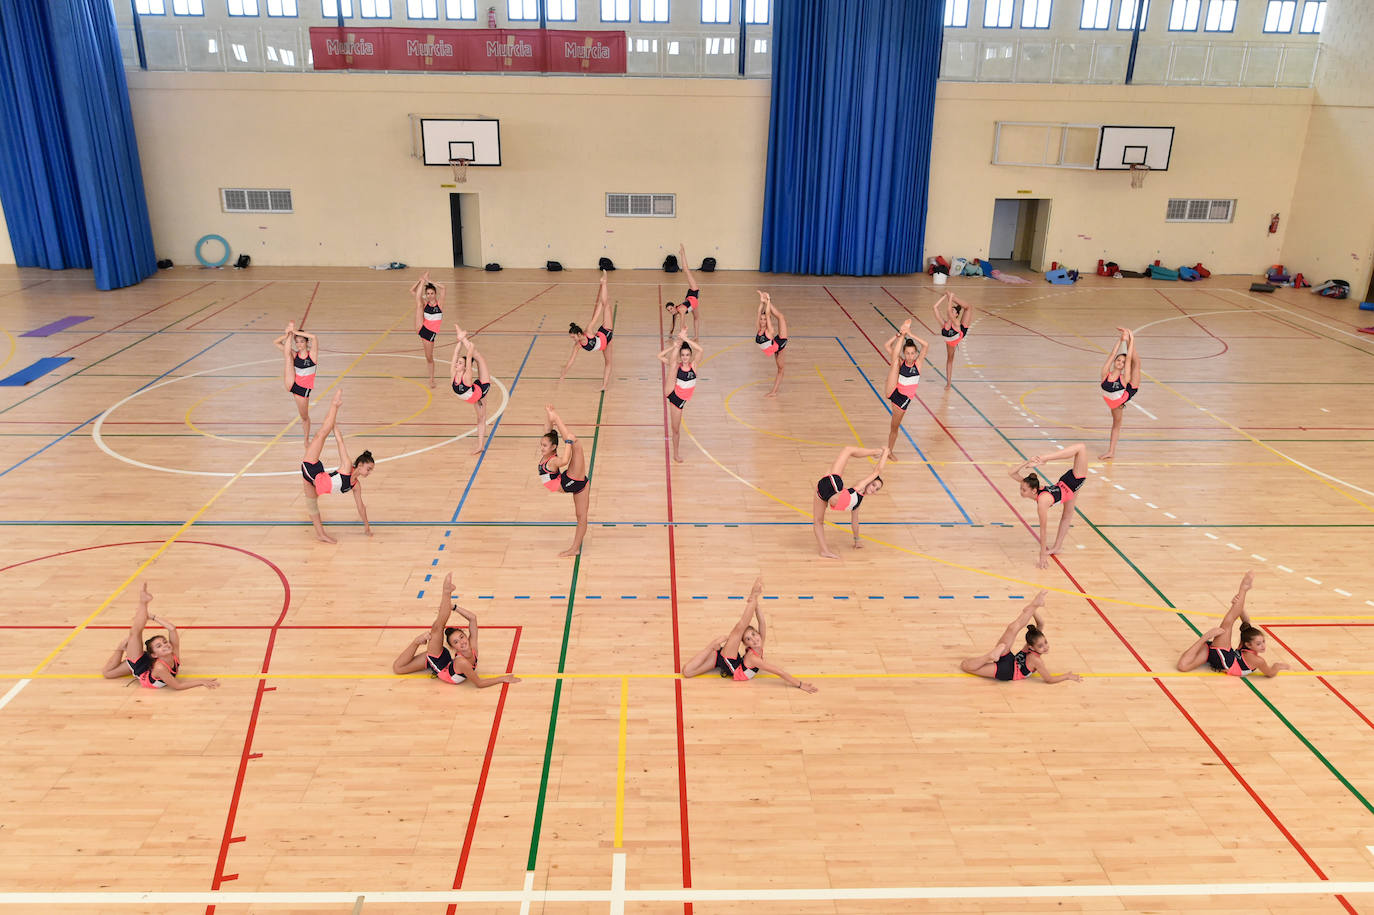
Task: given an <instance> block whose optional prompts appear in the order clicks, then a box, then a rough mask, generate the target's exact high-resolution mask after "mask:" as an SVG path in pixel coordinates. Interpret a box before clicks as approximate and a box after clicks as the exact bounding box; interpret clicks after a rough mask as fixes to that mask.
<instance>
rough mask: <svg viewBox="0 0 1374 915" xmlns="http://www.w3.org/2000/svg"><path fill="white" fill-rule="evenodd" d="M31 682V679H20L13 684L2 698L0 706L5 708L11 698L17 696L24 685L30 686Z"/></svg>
mask: <svg viewBox="0 0 1374 915" xmlns="http://www.w3.org/2000/svg"><path fill="white" fill-rule="evenodd" d="M29 682H30V681H28V680H20V681H19V682H18V683H16V684H14V685H13V686H11V687H10V691H9V692H7V693H5V695H4V697H3V698H0V708H4V707H5V706H7V705H9V704H10V700H11V699H13V698H14V697H15V696H17V695H19V691H20V690H21V689H23V688H24V687H26V686H28V685H29Z"/></svg>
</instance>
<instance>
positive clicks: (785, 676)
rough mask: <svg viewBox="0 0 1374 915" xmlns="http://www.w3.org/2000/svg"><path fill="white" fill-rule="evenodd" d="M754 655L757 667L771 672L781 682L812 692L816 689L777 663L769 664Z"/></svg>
mask: <svg viewBox="0 0 1374 915" xmlns="http://www.w3.org/2000/svg"><path fill="white" fill-rule="evenodd" d="M754 657H756V658H758V662H759V669H760V670H762V671H763V672H764V673H769V674H772V675H773V676H775V677H777V678H778V679H779V680H781V681H782V682H784V683H786V684H787V685H788V686H795V687H796V688H797V689H799V690H802V691H803V692H808V693H814V692H815V691H816V687H814V686H812V685H811V684H810V683H806V682H803V681H801V680H798V679H797V678H796V677H794V676H792V675H791V674H789V673H788V672H787V671H785V670H783V669H782V668H781V667H779V666H778V665H776V664H770V663H769V662H767V661H765V660H764V659H763V658H759V657H758V655H755V656H754Z"/></svg>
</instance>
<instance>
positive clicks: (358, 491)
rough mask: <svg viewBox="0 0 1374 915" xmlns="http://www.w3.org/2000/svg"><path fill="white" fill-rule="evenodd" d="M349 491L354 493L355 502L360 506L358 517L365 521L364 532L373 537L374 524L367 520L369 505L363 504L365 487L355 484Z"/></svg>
mask: <svg viewBox="0 0 1374 915" xmlns="http://www.w3.org/2000/svg"><path fill="white" fill-rule="evenodd" d="M349 492H351V493H353V504H354V505H356V506H357V507H358V518H359V520H361V521H362V522H363V533H364V534H366V535H367V536H369V537H371V536H372V524H371V522H369V521H368V520H367V506H366V505H365V504H363V489H362V487H361V486H359V485H357V484H354V486H353V488H352V489H350V490H349Z"/></svg>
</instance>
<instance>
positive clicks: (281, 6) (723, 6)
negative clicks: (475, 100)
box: [134, 0, 1049, 25]
mask: <svg viewBox="0 0 1374 915" xmlns="http://www.w3.org/2000/svg"><path fill="white" fill-rule="evenodd" d="M168 2H169V0H134V10H135V11H136V12H137V13H138V14H139V15H141V16H165V15H166V14H167V7H168ZM401 2H402V0H396V3H397V6H398V7H399V6H400V4H401ZM599 2H600V5H601V21H602V22H629V21H630V7H631V5H632V3H634V2H638V4H639V21H640V22H667V21H668V0H599ZM700 2H701V21H702V23H704V24H706V25H729V24H730V21H731V16H732V14H733V10H734V0H700ZM960 2H963V3H965V5H966V8H965V16H964V20H965V21H964V23H963V24H964V25H968V21H967V20H968V16H967V0H960ZM1027 2H1033V0H1027ZM404 3H405V9H406V18H408V19H438V18H439V7H440V4H441V3H442V5H443V8H444V18H446V19H450V20H468V21H474V20H476V19H477V0H404ZM541 3H542V4H543V5H544V19H545V20H546V21H548V22H576V21H577V0H506V18H507V19H508V20H510V21H511V22H536V21H538V19H539V5H540V4H541ZM768 3H769V0H745V2H744V22H745V24H746V25H768V12H769V10H768ZM170 4H171V10H172V15H174V16H204V15H205V0H170ZM225 4H226V5H227V7H228V10H229V15H230V16H258V15H261V14H262V13H263V12H266V13H267V15H268V16H285V17H291V16H299V15H300V13H299V10H298V8H297V6H296V0H261V2H260V0H225ZM1048 5H1049V3H1048V0H1046V6H1047V7H1048ZM391 7H392V0H357V6H356V8H355V6H354V0H320V14H321V15H322V16H323V17H324V18H326V19H334V18H337V17H338V16H340V15H342V16H343V17H344V18H345V19H351V18H352V17H353V16H354V15H355V9H356V15H357V16H358V17H359V18H361V19H390V18H392V11H391ZM945 15H946V18H948V15H949V14H948V12H946V14H945Z"/></svg>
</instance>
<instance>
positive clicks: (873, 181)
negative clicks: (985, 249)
mask: <svg viewBox="0 0 1374 915" xmlns="http://www.w3.org/2000/svg"><path fill="white" fill-rule="evenodd" d="M774 9H775V11H776V21H775V23H774V26H773V97H772V105H771V110H770V114H769V123H768V174H767V180H766V184H765V188H764V207H763V232H762V244H761V251H760V255H759V269H760V270H763V271H766V272H772V273H802V274H815V275H829V274H836V273H839V274H847V275H851V276H880V275H884V274H899V273H914V272H916V271H919V270H920V269H921V264H922V242H923V237H924V235H925V221H926V200H927V196H928V188H929V174H930V141H931V127H932V124H933V121H934V114H935V84H936V80H937V78H938V76H939V69H940V48H941V40H942V39H941V35H942V29H941V16H942V14H943V10H944V3H943V0H850V2H843V3H842V2H839V0H782V2H778V3H776V4H775V5H774Z"/></svg>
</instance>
